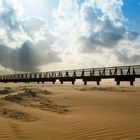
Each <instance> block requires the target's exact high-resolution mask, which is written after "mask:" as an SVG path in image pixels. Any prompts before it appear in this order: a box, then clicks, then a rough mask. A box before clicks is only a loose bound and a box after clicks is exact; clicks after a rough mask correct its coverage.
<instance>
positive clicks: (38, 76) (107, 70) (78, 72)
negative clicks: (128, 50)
mask: <svg viewBox="0 0 140 140" xmlns="http://www.w3.org/2000/svg"><path fill="white" fill-rule="evenodd" d="M136 78H140V65H132V66H117V67H104V68H88V69H75V70H63V71H48V72H28V73H21V74H11V75H0V82H4V83H8V82H14V83H18V82H25V83H30V82H37V83H40V82H41V83H44V82H52V83H53V84H55V82H56V81H57V80H58V81H60V83H61V84H63V83H64V82H71V83H72V84H75V82H76V80H78V79H81V80H83V82H84V85H87V82H88V81H94V82H97V85H100V82H101V80H102V79H114V80H115V81H116V84H117V85H120V82H122V81H128V82H130V85H131V86H133V85H134V81H135V79H136Z"/></svg>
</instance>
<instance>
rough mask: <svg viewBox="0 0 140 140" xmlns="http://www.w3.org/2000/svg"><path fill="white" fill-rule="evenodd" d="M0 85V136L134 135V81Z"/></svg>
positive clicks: (138, 97)
mask: <svg viewBox="0 0 140 140" xmlns="http://www.w3.org/2000/svg"><path fill="white" fill-rule="evenodd" d="M0 87H1V89H0V140H139V139H140V83H136V84H135V86H134V87H130V86H129V84H128V83H126V84H123V85H121V86H115V84H114V83H113V84H111V83H110V84H102V85H101V86H99V87H98V86H96V85H95V84H93V85H92V84H90V85H87V86H83V85H80V84H79V85H70V84H64V85H59V84H56V85H52V84H44V85H43V84H0Z"/></svg>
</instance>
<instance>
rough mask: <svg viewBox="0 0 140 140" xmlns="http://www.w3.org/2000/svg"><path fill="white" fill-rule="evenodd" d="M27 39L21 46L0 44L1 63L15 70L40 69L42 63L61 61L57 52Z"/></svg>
mask: <svg viewBox="0 0 140 140" xmlns="http://www.w3.org/2000/svg"><path fill="white" fill-rule="evenodd" d="M44 51H47V50H44V49H43V47H42V46H38V45H37V44H33V43H31V42H30V41H26V42H24V43H23V44H22V46H21V47H20V48H9V47H7V46H3V45H0V64H1V65H2V66H3V67H5V68H9V69H13V70H15V71H38V70H39V69H38V67H39V66H40V65H44V64H48V63H54V62H59V61H60V58H59V57H58V55H57V52H55V51H52V50H48V52H44Z"/></svg>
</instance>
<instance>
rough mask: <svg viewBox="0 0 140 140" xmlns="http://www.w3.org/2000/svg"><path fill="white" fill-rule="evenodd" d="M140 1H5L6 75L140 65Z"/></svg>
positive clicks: (1, 58) (0, 45) (1, 32)
mask: <svg viewBox="0 0 140 140" xmlns="http://www.w3.org/2000/svg"><path fill="white" fill-rule="evenodd" d="M139 42H140V0H104V1H103V0H69V1H68V0H20V1H19V0H0V72H1V73H3V72H21V71H22V72H24V71H47V70H61V69H74V68H75V69H76V68H89V67H103V66H116V65H136V64H140V43H139Z"/></svg>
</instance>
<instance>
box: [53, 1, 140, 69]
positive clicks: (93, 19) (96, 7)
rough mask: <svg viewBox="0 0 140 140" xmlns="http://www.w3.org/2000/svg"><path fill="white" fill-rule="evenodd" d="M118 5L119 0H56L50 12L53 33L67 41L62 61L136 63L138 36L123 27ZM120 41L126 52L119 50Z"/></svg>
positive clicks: (77, 62) (124, 21) (80, 64)
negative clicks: (52, 19) (53, 21)
mask: <svg viewBox="0 0 140 140" xmlns="http://www.w3.org/2000/svg"><path fill="white" fill-rule="evenodd" d="M122 6H123V1H122V0H119V1H117V0H105V1H104V2H103V1H102V0H86V1H83V2H82V3H81V2H79V0H76V1H69V3H68V4H67V0H60V3H59V6H58V9H57V10H55V13H54V14H55V17H56V32H59V34H60V36H61V37H63V38H65V40H66V41H67V47H65V51H64V52H63V57H64V58H65V61H66V62H68V63H70V64H71V63H72V60H71V58H73V65H75V66H80V67H84V66H87V65H89V66H91V65H94V66H100V65H101V66H111V65H119V64H122V63H123V64H128V63H127V61H128V62H129V64H136V63H139V62H140V60H139V56H140V55H139V54H138V53H137V52H139V51H140V48H139V47H138V45H136V44H138V42H139V41H140V35H139V33H138V32H137V31H131V30H130V29H129V30H127V19H126V18H125V17H124V15H123V12H122ZM124 42H127V43H125V48H127V49H126V51H127V53H122V52H123V45H124ZM136 46H137V50H136ZM68 54H69V55H68ZM120 55H121V57H120ZM120 58H122V59H120ZM123 58H124V59H123ZM66 62H65V64H66ZM95 62H96V63H95Z"/></svg>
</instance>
